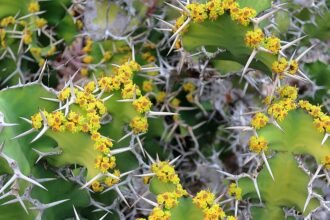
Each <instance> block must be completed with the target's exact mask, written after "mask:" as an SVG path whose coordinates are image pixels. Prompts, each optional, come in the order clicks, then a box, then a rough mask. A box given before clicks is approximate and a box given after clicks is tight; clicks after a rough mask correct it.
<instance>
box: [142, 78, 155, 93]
mask: <svg viewBox="0 0 330 220" xmlns="http://www.w3.org/2000/svg"><path fill="white" fill-rule="evenodd" d="M153 87H154V86H153V84H152V80H145V81H143V83H142V90H143V91H144V92H151V91H152V89H153Z"/></svg>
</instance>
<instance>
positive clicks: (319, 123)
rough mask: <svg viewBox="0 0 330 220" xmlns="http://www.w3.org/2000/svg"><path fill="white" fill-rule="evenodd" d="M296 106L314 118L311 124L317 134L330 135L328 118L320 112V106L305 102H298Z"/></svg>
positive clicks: (329, 119)
mask: <svg viewBox="0 0 330 220" xmlns="http://www.w3.org/2000/svg"><path fill="white" fill-rule="evenodd" d="M298 104H299V106H300V108H302V109H304V110H306V111H307V112H308V114H310V115H311V116H312V117H314V121H313V124H314V126H315V127H316V129H317V130H318V131H319V132H321V133H325V132H326V133H330V116H328V115H327V114H325V113H323V112H322V109H321V106H317V105H312V104H311V103H309V102H308V101H306V100H300V101H299V103H298Z"/></svg>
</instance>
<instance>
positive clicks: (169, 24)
mask: <svg viewBox="0 0 330 220" xmlns="http://www.w3.org/2000/svg"><path fill="white" fill-rule="evenodd" d="M154 18H156V19H157V20H158V21H161V22H163V23H164V24H166V25H167V26H169V27H171V28H172V29H173V28H174V27H175V26H174V25H173V24H171V23H169V22H167V21H164V20H162V19H161V18H159V17H157V16H154Z"/></svg>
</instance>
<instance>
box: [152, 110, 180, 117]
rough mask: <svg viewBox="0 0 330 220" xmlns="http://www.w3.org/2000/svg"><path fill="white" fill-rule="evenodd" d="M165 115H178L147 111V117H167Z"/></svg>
mask: <svg viewBox="0 0 330 220" xmlns="http://www.w3.org/2000/svg"><path fill="white" fill-rule="evenodd" d="M167 115H178V113H174V112H154V111H149V112H148V116H167Z"/></svg>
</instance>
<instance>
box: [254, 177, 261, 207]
mask: <svg viewBox="0 0 330 220" xmlns="http://www.w3.org/2000/svg"><path fill="white" fill-rule="evenodd" d="M252 182H253V185H254V188H255V189H256V192H257V195H258V198H259V201H260V203H261V202H262V200H261V196H260V191H259V186H258V182H257V178H252Z"/></svg>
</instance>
